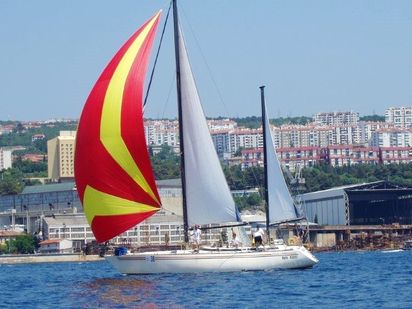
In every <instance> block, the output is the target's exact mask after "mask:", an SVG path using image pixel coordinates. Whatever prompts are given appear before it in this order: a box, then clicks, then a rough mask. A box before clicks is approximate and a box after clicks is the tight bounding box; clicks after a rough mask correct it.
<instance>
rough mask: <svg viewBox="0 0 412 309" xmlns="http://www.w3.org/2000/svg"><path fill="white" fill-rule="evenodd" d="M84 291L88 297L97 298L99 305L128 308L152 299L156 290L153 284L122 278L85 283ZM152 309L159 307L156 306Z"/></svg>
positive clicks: (101, 279)
mask: <svg viewBox="0 0 412 309" xmlns="http://www.w3.org/2000/svg"><path fill="white" fill-rule="evenodd" d="M82 290H83V293H85V294H87V295H88V297H93V298H95V301H96V302H97V303H101V304H106V305H107V304H110V303H112V304H113V305H115V304H117V305H125V306H128V305H132V304H138V303H139V302H141V301H142V300H144V299H148V298H152V297H153V293H154V290H155V289H154V285H153V284H152V283H151V282H148V281H145V280H141V279H138V278H133V277H121V278H100V279H95V280H93V281H91V282H87V283H84V284H83V289H82ZM147 305H150V304H147ZM153 305H154V304H153ZM144 308H150V307H147V306H145V307H144ZM152 308H157V307H156V305H154V307H152Z"/></svg>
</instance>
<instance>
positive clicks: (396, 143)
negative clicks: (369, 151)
mask: <svg viewBox="0 0 412 309" xmlns="http://www.w3.org/2000/svg"><path fill="white" fill-rule="evenodd" d="M370 145H371V146H374V147H409V146H410V145H412V130H411V129H403V128H383V129H378V130H376V131H374V132H372V134H371V139H370Z"/></svg>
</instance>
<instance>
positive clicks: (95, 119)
mask: <svg viewBox="0 0 412 309" xmlns="http://www.w3.org/2000/svg"><path fill="white" fill-rule="evenodd" d="M159 18H160V12H159V13H157V14H156V15H155V16H153V17H152V18H151V19H150V20H148V21H147V22H146V23H145V24H144V25H143V26H142V27H140V29H138V30H137V31H136V32H135V33H134V34H133V35H132V36H131V37H130V38H129V40H127V42H126V43H125V44H124V45H123V46H122V47H121V48H120V49H119V51H118V52H117V53H116V55H115V56H114V57H113V58H112V60H111V61H110V62H109V64H108V65H107V66H106V68H105V69H104V70H103V72H102V74H101V75H100V77H99V79H98V80H97V82H96V84H95V85H94V87H93V89H92V91H91V92H90V95H89V97H88V98H87V101H86V104H85V106H84V108H83V111H82V115H81V117H80V121H79V126H78V129H77V137H76V154H75V178H76V186H77V190H78V193H79V197H80V199H81V202H82V205H83V208H84V211H85V214H86V217H87V220H88V222H89V224H90V226H91V228H92V231H93V233H94V235H95V237H96V240H97V241H98V242H105V241H107V240H109V239H111V238H113V237H115V236H117V235H119V234H121V233H123V232H124V231H125V230H127V229H129V228H131V227H133V226H135V225H136V224H138V223H140V222H141V221H142V220H144V219H146V218H147V217H150V216H151V215H153V214H154V213H156V212H157V211H158V210H159V209H160V207H161V202H160V197H159V194H158V192H157V188H156V184H155V180H154V175H153V170H152V168H151V163H150V158H149V154H148V151H147V145H146V141H145V134H144V125H143V95H142V94H143V84H144V77H145V73H146V69H147V64H148V61H149V56H150V51H151V47H152V45H153V40H154V37H155V32H156V29H157V25H158V22H159ZM114 140H118V141H114ZM121 156H125V157H126V159H121V158H120V157H121Z"/></svg>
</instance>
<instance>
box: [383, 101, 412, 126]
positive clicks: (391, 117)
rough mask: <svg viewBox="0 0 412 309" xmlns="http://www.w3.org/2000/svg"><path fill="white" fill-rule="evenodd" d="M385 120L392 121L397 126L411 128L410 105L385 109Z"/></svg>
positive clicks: (411, 112) (411, 109)
mask: <svg viewBox="0 0 412 309" xmlns="http://www.w3.org/2000/svg"><path fill="white" fill-rule="evenodd" d="M385 122H388V123H392V124H394V125H395V126H396V127H398V128H411V127H412V106H407V107H390V108H388V109H387V110H386V111H385Z"/></svg>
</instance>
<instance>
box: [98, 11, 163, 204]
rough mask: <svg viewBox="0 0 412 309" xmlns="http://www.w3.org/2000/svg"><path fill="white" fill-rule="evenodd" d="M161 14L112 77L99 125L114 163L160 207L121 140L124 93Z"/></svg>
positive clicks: (130, 50)
mask: <svg viewBox="0 0 412 309" xmlns="http://www.w3.org/2000/svg"><path fill="white" fill-rule="evenodd" d="M159 14H160V12H159V13H158V14H157V15H156V16H155V17H154V18H152V20H151V21H150V22H149V23H148V24H147V26H146V27H145V28H144V29H143V31H142V32H141V33H140V35H139V36H138V37H137V38H136V39H135V41H134V42H133V43H132V44H131V46H130V47H129V49H128V50H127V51H126V53H125V54H124V56H123V58H122V60H121V61H120V62H119V65H118V66H117V68H116V71H115V72H114V74H113V77H112V79H111V80H110V84H109V86H108V89H107V92H106V96H105V99H104V105H103V111H102V118H101V123H100V140H101V142H102V143H103V145H104V147H105V148H106V150H107V151H108V152H109V153H110V155H111V156H112V157H113V159H114V160H115V161H116V162H117V163H118V164H119V165H120V166H121V167H122V168H123V169H124V170H125V171H126V172H127V173H128V174H129V175H130V176H131V177H132V178H133V180H134V181H135V182H136V183H137V184H138V185H139V186H140V187H141V188H142V189H143V190H144V191H145V192H147V193H148V194H149V195H150V196H151V197H152V198H153V199H154V200H155V201H156V202H157V203H159V204H160V202H159V201H158V199H157V197H156V195H155V194H154V193H153V191H152V189H151V188H150V186H149V185H148V183H147V181H146V179H145V178H144V176H143V174H142V173H141V171H140V169H139V168H138V166H137V165H136V162H134V160H133V158H132V156H131V154H130V152H129V150H128V149H127V146H126V144H125V143H124V141H123V139H122V136H121V108H122V99H123V90H124V86H125V83H126V79H127V75H128V73H129V70H130V68H131V66H132V64H133V61H134V58H135V57H136V55H137V54H138V52H139V50H140V48H141V47H142V44H143V42H144V40H145V39H146V37H147V35H148V33H149V30H150V29H151V28H152V27H153V23H154V21H155V20H156V18H157V16H158V15H159Z"/></svg>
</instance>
